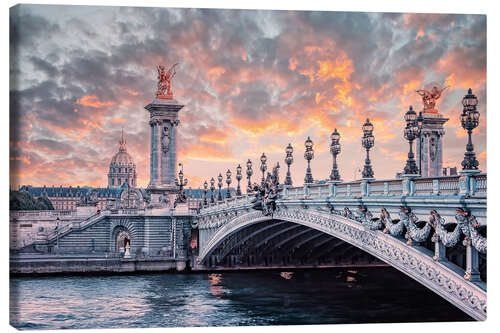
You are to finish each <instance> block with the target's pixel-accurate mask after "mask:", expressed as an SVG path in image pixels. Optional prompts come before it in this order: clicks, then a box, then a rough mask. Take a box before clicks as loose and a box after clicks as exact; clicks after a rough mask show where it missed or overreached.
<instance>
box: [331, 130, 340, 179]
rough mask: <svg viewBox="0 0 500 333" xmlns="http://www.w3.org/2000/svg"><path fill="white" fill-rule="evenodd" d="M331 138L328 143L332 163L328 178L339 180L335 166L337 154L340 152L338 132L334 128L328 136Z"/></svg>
mask: <svg viewBox="0 0 500 333" xmlns="http://www.w3.org/2000/svg"><path fill="white" fill-rule="evenodd" d="M330 138H331V139H332V143H331V145H330V152H331V153H332V155H333V165H332V173H331V174H330V180H333V181H338V180H340V175H339V170H338V167H337V155H338V154H340V134H339V132H337V129H335V130H334V131H333V133H332V135H331V136H330Z"/></svg>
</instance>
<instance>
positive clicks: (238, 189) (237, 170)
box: [236, 164, 243, 197]
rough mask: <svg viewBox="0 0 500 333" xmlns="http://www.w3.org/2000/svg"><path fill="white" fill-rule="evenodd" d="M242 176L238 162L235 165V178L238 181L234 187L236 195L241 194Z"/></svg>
mask: <svg viewBox="0 0 500 333" xmlns="http://www.w3.org/2000/svg"><path fill="white" fill-rule="evenodd" d="M241 178H243V176H242V175H241V165H239V164H238V166H237V167H236V180H237V181H238V187H237V188H236V196H238V197H239V196H241V188H240V180H241Z"/></svg>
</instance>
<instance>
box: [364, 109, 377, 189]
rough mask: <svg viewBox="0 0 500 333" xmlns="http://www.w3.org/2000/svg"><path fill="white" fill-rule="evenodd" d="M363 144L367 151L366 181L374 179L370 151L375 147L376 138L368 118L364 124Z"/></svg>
mask: <svg viewBox="0 0 500 333" xmlns="http://www.w3.org/2000/svg"><path fill="white" fill-rule="evenodd" d="M361 144H362V145H363V147H364V148H365V149H366V158H365V166H364V167H363V172H362V176H363V178H366V179H371V178H373V169H372V165H371V161H370V149H371V148H372V147H373V146H374V145H375V137H374V136H373V125H372V123H371V122H370V120H369V119H368V118H367V119H366V122H365V123H364V124H363V137H362V138H361Z"/></svg>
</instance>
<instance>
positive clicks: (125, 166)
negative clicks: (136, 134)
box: [108, 130, 137, 188]
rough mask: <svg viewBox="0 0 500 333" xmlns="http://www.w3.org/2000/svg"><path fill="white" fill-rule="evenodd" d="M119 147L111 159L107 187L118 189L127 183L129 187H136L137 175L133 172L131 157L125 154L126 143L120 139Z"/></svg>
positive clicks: (133, 165) (123, 139) (122, 138)
mask: <svg viewBox="0 0 500 333" xmlns="http://www.w3.org/2000/svg"><path fill="white" fill-rule="evenodd" d="M119 143H120V147H119V149H118V152H117V153H116V154H115V156H113V158H112V159H111V163H110V164H109V173H108V187H109V188H120V187H121V186H122V184H124V183H125V182H128V184H129V185H130V186H131V187H136V186H137V175H136V172H135V163H134V160H133V159H132V156H130V155H129V153H127V147H126V146H125V144H126V141H125V138H124V137H123V130H122V137H121V139H120V141H119Z"/></svg>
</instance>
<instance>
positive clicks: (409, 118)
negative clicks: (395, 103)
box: [403, 105, 420, 175]
mask: <svg viewBox="0 0 500 333" xmlns="http://www.w3.org/2000/svg"><path fill="white" fill-rule="evenodd" d="M405 121H406V127H405V129H404V138H405V139H406V140H408V142H409V144H410V151H409V152H408V160H407V161H406V165H405V168H404V171H403V173H404V174H406V175H417V174H418V173H419V169H418V168H417V163H416V162H415V155H414V154H413V140H415V139H416V138H417V137H418V136H419V133H420V129H419V126H418V125H419V124H418V117H417V113H416V112H415V111H413V106H411V105H410V109H409V110H408V111H407V112H406V113H405Z"/></svg>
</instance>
